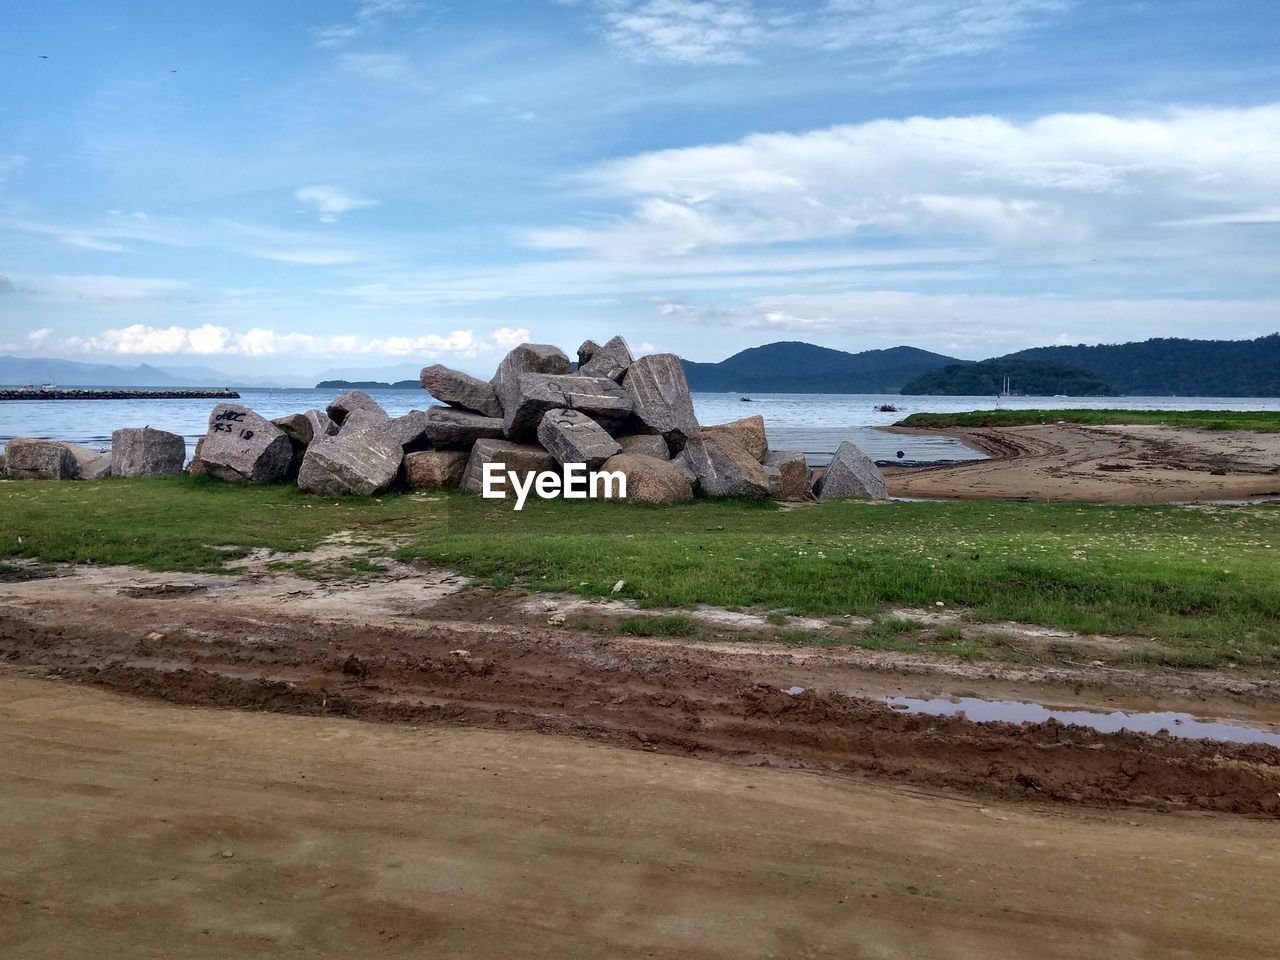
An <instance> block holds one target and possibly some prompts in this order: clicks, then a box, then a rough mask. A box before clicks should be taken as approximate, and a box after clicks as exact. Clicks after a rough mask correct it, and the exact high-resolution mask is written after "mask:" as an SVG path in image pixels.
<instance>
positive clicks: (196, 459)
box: [187, 437, 301, 477]
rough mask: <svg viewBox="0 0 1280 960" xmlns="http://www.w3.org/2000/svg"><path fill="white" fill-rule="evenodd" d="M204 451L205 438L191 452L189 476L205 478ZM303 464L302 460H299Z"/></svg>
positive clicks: (188, 466) (188, 467)
mask: <svg viewBox="0 0 1280 960" xmlns="http://www.w3.org/2000/svg"><path fill="white" fill-rule="evenodd" d="M203 451H204V437H201V438H200V439H199V440H197V441H196V448H195V450H193V451H192V452H191V461H190V462H189V463H188V464H187V476H189V477H203V476H204V475H205V473H206V472H207V471H206V470H205V468H204V460H202V459H201V458H200V454H201V453H202V452H203ZM299 462H301V460H299Z"/></svg>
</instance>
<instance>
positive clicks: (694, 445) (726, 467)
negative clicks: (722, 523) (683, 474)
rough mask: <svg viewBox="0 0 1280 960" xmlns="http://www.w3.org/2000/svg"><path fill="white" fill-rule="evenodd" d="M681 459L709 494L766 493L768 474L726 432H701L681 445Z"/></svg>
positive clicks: (759, 497)
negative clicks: (682, 457)
mask: <svg viewBox="0 0 1280 960" xmlns="http://www.w3.org/2000/svg"><path fill="white" fill-rule="evenodd" d="M683 456H684V460H685V463H687V464H688V465H689V467H690V469H692V470H693V472H694V474H695V475H696V476H697V478H698V485H699V486H700V487H701V488H702V489H703V491H704V492H706V493H709V494H710V495H711V496H713V497H745V498H747V499H749V500H765V499H767V498H768V497H769V478H768V477H767V476H766V475H765V472H764V468H763V467H762V466H761V465H760V461H759V460H757V459H756V458H755V457H753V456H752V455H751V452H750V451H749V450H747V448H746V447H744V446H743V445H742V444H741V443H739V442H738V441H737V440H736V439H735V438H734V437H732V436H731V435H729V434H727V433H703V434H699V435H698V436H696V437H693V438H691V439H690V440H689V442H688V443H686V444H685V446H684V451H683Z"/></svg>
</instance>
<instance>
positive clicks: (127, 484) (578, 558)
mask: <svg viewBox="0 0 1280 960" xmlns="http://www.w3.org/2000/svg"><path fill="white" fill-rule="evenodd" d="M339 532H345V533H346V534H347V537H348V542H353V543H368V542H370V541H376V540H378V539H384V538H386V537H387V536H389V535H391V536H394V537H395V538H396V539H397V540H399V541H400V542H401V543H402V544H403V546H402V547H400V548H398V549H396V550H395V551H394V552H393V556H394V558H395V559H397V560H400V561H403V562H411V561H414V560H421V561H424V562H427V563H430V564H435V565H440V566H447V567H451V568H453V569H456V570H458V571H459V572H460V573H462V574H463V575H466V576H470V577H473V578H475V579H477V580H479V581H480V582H483V583H488V584H490V585H493V586H496V587H506V586H509V585H512V584H517V583H518V584H524V585H527V586H529V587H530V588H533V589H539V590H551V591H568V592H575V593H579V594H583V595H586V596H593V597H609V596H612V595H613V586H614V584H615V583H616V582H617V581H619V580H622V581H624V584H623V587H622V589H621V590H620V592H619V594H618V596H619V597H622V598H626V599H630V600H632V601H634V602H637V603H639V604H640V605H641V606H670V607H689V606H693V605H695V604H701V603H705V604H714V605H717V606H723V607H739V608H742V609H744V610H772V611H779V612H781V611H787V612H790V613H794V614H813V615H842V614H856V615H864V616H879V617H881V618H882V619H881V620H880V621H879V622H877V624H874V625H873V629H872V630H871V631H870V633H869V635H868V636H867V637H866V638H865V640H864V642H865V643H868V644H871V643H874V644H881V645H885V646H889V645H896V646H895V648H900V647H901V645H902V644H904V643H906V642H907V638H908V635H909V634H910V633H911V631H913V630H914V631H916V634H917V635H916V636H915V637H914V639H913V640H912V643H913V645H916V646H918V645H919V644H930V642H931V640H932V636H933V635H932V634H931V633H929V632H928V631H927V630H925V629H924V628H923V626H922V625H921V624H917V623H914V622H913V623H911V624H910V625H907V624H899V623H896V622H893V621H896V620H901V619H902V618H886V617H883V612H884V611H885V610H886V609H888V608H893V607H933V606H934V604H935V603H936V602H938V601H942V602H943V603H945V604H946V607H947V608H948V609H960V610H962V611H964V612H965V616H966V619H967V620H982V621H1000V620H1013V621H1020V622H1025V623H1034V624H1041V625H1044V626H1050V627H1056V628H1062V629H1066V630H1071V631H1074V632H1079V633H1085V634H1093V633H1097V634H1104V635H1111V636H1131V637H1138V638H1145V639H1147V640H1149V641H1154V642H1153V643H1151V646H1152V647H1154V648H1157V649H1168V650H1171V651H1178V652H1180V653H1179V656H1181V657H1182V658H1183V660H1185V661H1186V662H1192V661H1196V662H1203V663H1209V662H1215V663H1221V662H1225V661H1227V660H1231V661H1235V662H1238V663H1242V664H1268V665H1269V664H1277V663H1280V549H1277V548H1278V547H1280V509H1278V508H1276V507H1272V506H1222V507H1214V508H1209V509H1205V508H1188V507H1176V506H1156V507H1151V506H1088V505H1079V504H1035V503H1004V502H983V501H965V502H954V503H871V502H859V501H845V502H831V503H823V504H818V505H816V506H811V507H807V508H806V509H804V510H790V511H786V510H779V509H775V508H772V507H770V506H759V505H754V506H751V507H749V508H748V507H745V506H743V505H742V504H738V503H732V502H728V503H726V502H718V501H712V500H702V501H695V502H692V503H687V504H681V505H677V506H673V507H667V508H653V509H637V508H636V507H634V506H629V505H626V504H620V503H614V502H600V501H571V502H566V501H532V502H530V503H528V504H527V505H526V507H525V509H524V510H522V511H521V512H519V513H517V512H515V511H513V510H512V509H511V507H510V504H507V503H503V502H501V501H491V500H482V499H481V498H479V497H472V496H468V495H465V494H461V493H442V494H440V495H439V496H438V497H433V498H432V499H431V500H424V499H423V498H418V497H398V496H387V497H383V498H380V500H344V499H332V498H317V497H308V496H305V495H303V494H301V493H299V492H298V491H297V490H294V489H292V488H287V487H273V488H242V487H231V486H224V485H221V484H216V483H204V484H200V483H195V482H192V481H189V480H184V479H176V480H123V479H117V480H108V481H104V482H102V483H100V484H93V485H89V484H78V483H40V482H22V483H8V484H3V485H0V561H3V560H5V559H14V558H35V559H39V560H42V561H45V562H77V563H101V564H108V563H122V564H134V565H137V566H141V567H145V568H148V569H152V570H183V571H194V570H202V571H219V570H225V569H226V566H225V565H226V564H228V563H231V564H234V563H235V560H234V559H231V560H229V558H234V557H235V556H237V555H243V554H244V553H246V552H247V551H249V550H251V549H256V548H263V547H265V548H270V549H272V550H278V551H282V552H298V551H306V550H311V549H313V548H315V547H317V546H319V545H320V544H321V543H322V542H323V541H324V540H325V539H326V538H327V537H330V536H332V535H333V534H335V533H339ZM361 552H362V553H363V550H362V551H361ZM886 621H888V622H886ZM944 640H946V638H944ZM947 642H950V641H949V640H946V642H944V643H943V644H942V645H940V646H934V647H933V648H934V649H946V643H947ZM957 642H959V641H958V640H957ZM1197 657H1198V658H1199V660H1197Z"/></svg>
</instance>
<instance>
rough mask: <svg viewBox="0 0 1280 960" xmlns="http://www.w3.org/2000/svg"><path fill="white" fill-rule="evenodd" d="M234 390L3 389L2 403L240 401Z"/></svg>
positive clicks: (1, 392)
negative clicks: (10, 401) (50, 401)
mask: <svg viewBox="0 0 1280 960" xmlns="http://www.w3.org/2000/svg"><path fill="white" fill-rule="evenodd" d="M238 399H240V394H238V393H236V392H235V391H234V390H118V389H105V390H103V389H90V388H85V389H76V388H49V389H41V388H39V387H20V388H19V387H0V400H238Z"/></svg>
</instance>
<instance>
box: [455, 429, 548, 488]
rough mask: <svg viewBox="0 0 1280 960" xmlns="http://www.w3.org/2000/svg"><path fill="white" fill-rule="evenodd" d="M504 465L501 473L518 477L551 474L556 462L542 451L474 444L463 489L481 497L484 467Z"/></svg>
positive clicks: (517, 445) (502, 443)
mask: <svg viewBox="0 0 1280 960" xmlns="http://www.w3.org/2000/svg"><path fill="white" fill-rule="evenodd" d="M486 463H500V464H503V471H504V473H505V472H506V471H512V472H514V473H516V474H518V475H519V476H521V477H524V476H527V475H528V474H530V473H541V472H542V471H544V470H554V469H555V468H556V461H555V459H554V458H553V457H552V456H551V454H549V453H547V451H545V450H543V449H542V448H541V447H535V446H533V445H532V444H527V443H512V442H511V441H509V440H477V441H476V445H475V446H474V447H472V448H471V456H470V458H469V459H468V460H467V469H466V472H465V473H464V474H463V477H462V489H463V490H469V491H470V492H471V493H480V492H482V491H483V489H484V465H485V464H486Z"/></svg>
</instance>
